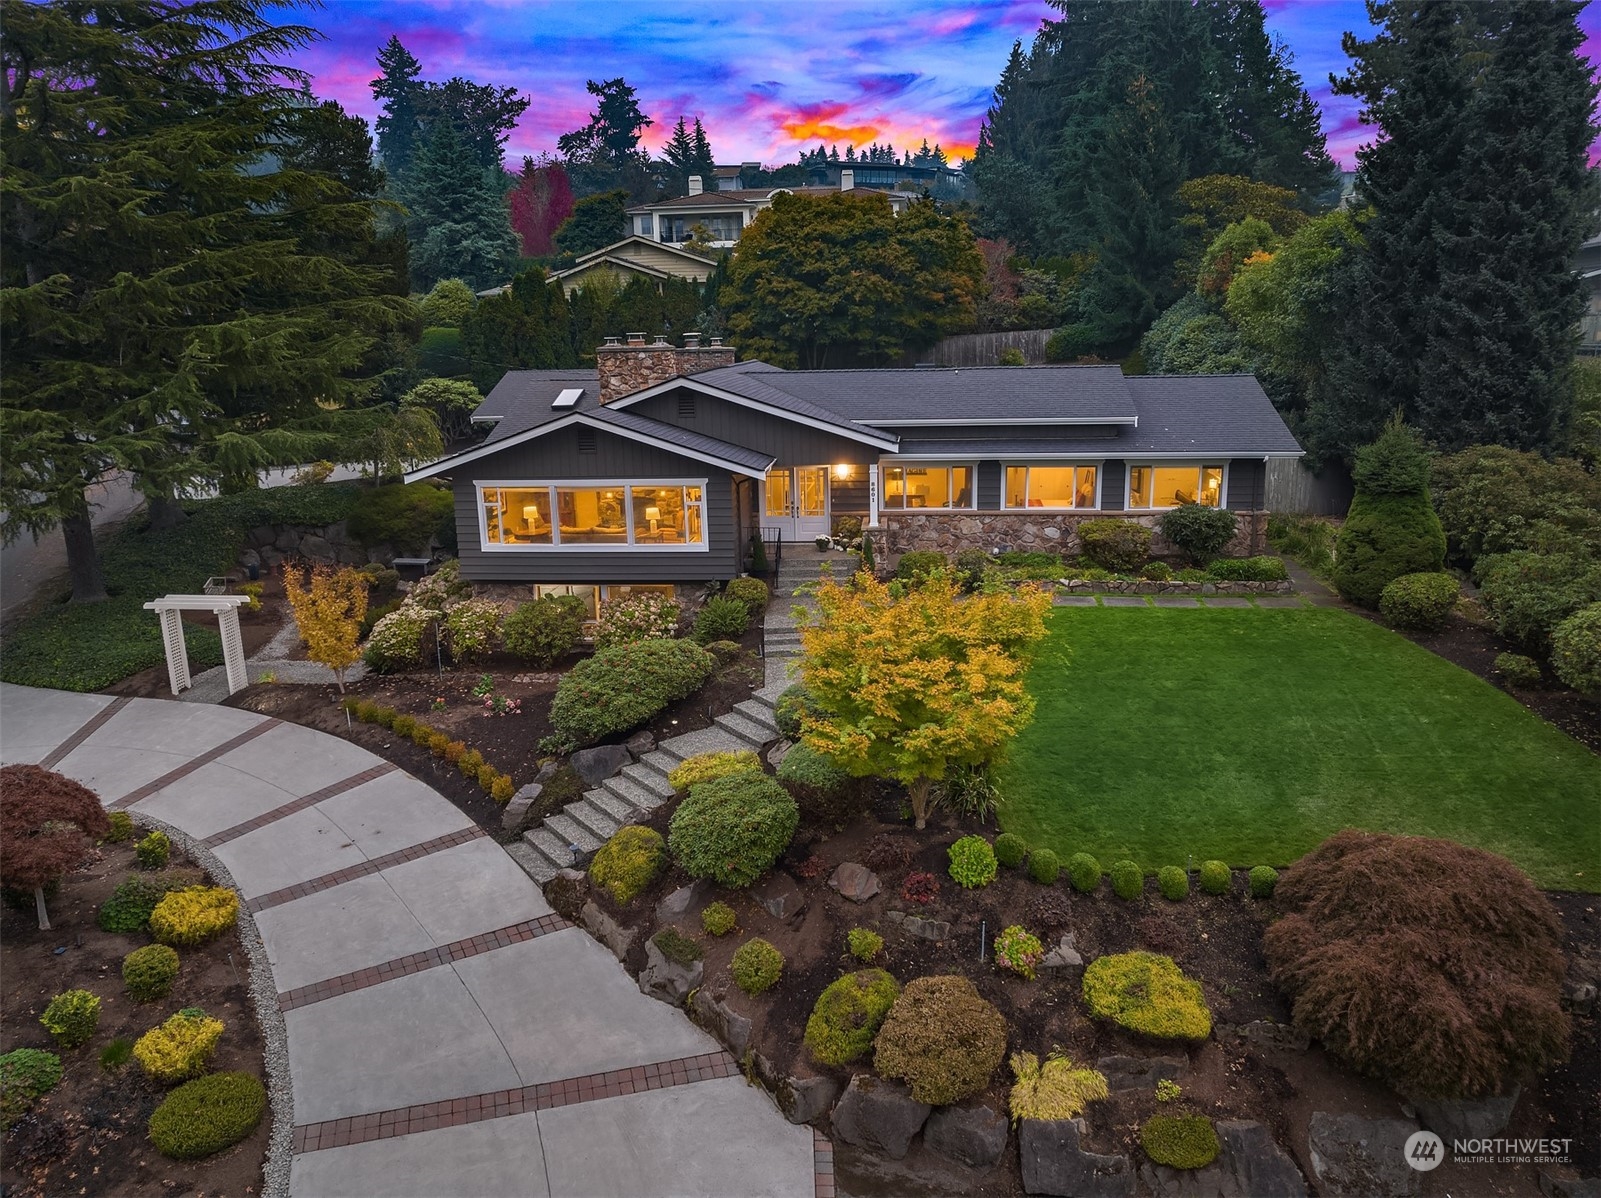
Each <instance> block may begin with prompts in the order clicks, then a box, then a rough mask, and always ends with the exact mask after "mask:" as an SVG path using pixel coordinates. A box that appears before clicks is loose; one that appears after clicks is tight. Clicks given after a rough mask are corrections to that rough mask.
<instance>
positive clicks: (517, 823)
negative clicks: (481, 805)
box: [500, 782, 545, 832]
mask: <svg viewBox="0 0 1601 1198" xmlns="http://www.w3.org/2000/svg"><path fill="white" fill-rule="evenodd" d="M544 789H545V788H544V787H543V786H541V785H540V784H539V783H538V782H530V783H528V785H526V786H524V787H521V788H520V789H519V790H518V791H517V793H516V794H514V795H512V796H511V800H510V801H509V802H508V803H507V804H506V809H505V810H504V811H502V812H501V813H500V826H501V827H502V828H503V829H505V830H506V831H507V832H510V831H513V830H514V829H516V828H519V827H521V826H522V822H523V820H524V819H526V818H527V816H528V809H529V808H530V807H532V806H533V805H534V804H535V803H537V802H539V793H540V791H542V790H544Z"/></svg>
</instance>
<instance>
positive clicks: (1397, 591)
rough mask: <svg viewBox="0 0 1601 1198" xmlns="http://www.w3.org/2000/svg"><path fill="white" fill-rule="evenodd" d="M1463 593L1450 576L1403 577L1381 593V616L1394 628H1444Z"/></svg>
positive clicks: (1444, 574) (1415, 575) (1389, 584)
mask: <svg viewBox="0 0 1601 1198" xmlns="http://www.w3.org/2000/svg"><path fill="white" fill-rule="evenodd" d="M1460 593H1461V587H1459V586H1458V585H1457V580H1456V579H1455V578H1453V577H1452V576H1451V575H1449V574H1446V573H1443V572H1441V573H1437V574H1403V575H1401V577H1400V578H1397V579H1395V580H1394V581H1392V582H1390V583H1388V584H1387V585H1386V586H1385V588H1384V590H1383V591H1381V592H1379V614H1380V615H1381V616H1383V617H1384V621H1385V623H1387V624H1389V625H1390V626H1391V627H1392V628H1411V629H1417V630H1419V631H1427V630H1429V629H1434V628H1440V627H1442V626H1443V625H1444V624H1445V621H1446V619H1447V618H1448V617H1449V616H1450V614H1451V612H1452V610H1453V609H1454V608H1455V607H1456V601H1457V598H1458V596H1459V595H1460Z"/></svg>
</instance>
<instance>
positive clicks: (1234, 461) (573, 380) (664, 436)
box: [406, 334, 1302, 606]
mask: <svg viewBox="0 0 1601 1198" xmlns="http://www.w3.org/2000/svg"><path fill="white" fill-rule="evenodd" d="M596 359H597V365H596V368H595V369H593V370H513V371H509V372H508V373H507V374H506V376H505V377H504V378H503V379H501V381H500V383H499V384H498V385H497V386H496V387H495V389H494V390H493V391H491V392H490V394H489V395H488V396H487V397H486V398H485V400H484V402H483V404H482V405H481V406H480V407H479V408H478V409H477V411H476V412H475V414H474V419H475V420H477V421H480V422H483V423H485V424H487V425H489V426H490V432H489V434H488V436H487V437H486V438H485V440H484V441H483V442H482V443H481V444H479V445H476V446H474V447H472V448H470V449H467V450H464V451H462V452H459V453H456V454H453V455H451V456H449V457H445V458H441V459H440V460H438V461H436V462H432V463H429V464H428V465H425V466H421V467H419V468H417V469H414V470H412V471H410V472H409V473H408V474H407V475H406V479H407V481H408V482H411V481H417V480H419V479H425V478H435V479H442V480H445V481H448V483H449V484H450V486H451V488H452V490H453V492H454V495H455V511H456V527H457V542H458V547H459V549H458V551H459V553H460V557H461V572H462V576H463V577H464V578H467V579H469V580H472V581H479V582H515V583H525V584H529V585H530V586H532V587H533V588H534V589H535V591H536V593H566V594H577V595H580V596H582V597H584V598H586V600H587V601H588V602H590V603H591V604H592V605H594V606H598V604H599V602H600V601H601V600H602V599H603V598H605V597H607V596H608V595H611V594H616V593H619V592H621V591H627V590H630V589H636V588H641V587H648V588H668V587H675V586H693V587H699V586H703V585H704V584H706V583H708V582H718V581H724V580H727V579H729V578H733V577H735V576H736V575H738V574H740V573H741V572H742V571H744V570H745V569H747V567H748V565H749V561H750V553H751V545H752V540H753V538H755V537H758V536H760V537H762V538H764V539H765V540H768V541H773V540H780V541H789V542H808V541H810V540H812V539H813V538H814V537H817V536H823V535H827V534H828V533H830V532H831V531H832V530H833V528H834V526H835V523H836V521H837V520H838V519H839V518H840V517H842V516H852V517H856V518H857V519H859V520H860V521H861V523H862V525H863V526H864V527H865V529H866V530H867V531H868V534H869V535H871V536H873V537H874V540H875V545H876V546H877V547H878V548H879V549H880V550H881V551H882V552H887V553H890V554H895V553H903V552H906V551H907V550H911V549H938V550H942V551H945V552H953V551H955V550H958V549H964V548H980V549H984V550H1003V549H1047V550H1051V551H1060V552H1068V553H1076V552H1077V550H1078V539H1077V533H1076V529H1077V527H1078V525H1079V524H1080V523H1082V522H1083V521H1085V520H1088V519H1094V518H1098V517H1104V516H1121V517H1127V518H1130V519H1135V520H1139V521H1140V522H1142V523H1146V524H1150V525H1155V523H1156V522H1157V520H1158V519H1159V517H1160V516H1161V514H1162V512H1164V511H1166V510H1167V509H1169V508H1172V507H1174V506H1176V505H1177V504H1180V503H1190V502H1194V503H1203V504H1208V505H1211V506H1215V507H1223V508H1227V509H1229V510H1231V511H1233V512H1234V513H1235V514H1236V515H1237V516H1238V517H1239V524H1240V532H1239V536H1238V538H1237V543H1236V545H1235V546H1234V548H1235V550H1236V551H1237V552H1241V553H1249V552H1259V551H1260V550H1261V549H1262V548H1263V547H1264V545H1265V539H1266V517H1267V513H1266V511H1265V498H1264V496H1265V485H1266V473H1267V470H1266V468H1267V464H1268V463H1269V462H1270V461H1272V460H1273V459H1276V458H1289V459H1293V458H1299V457H1300V456H1301V453H1302V451H1301V447H1300V445H1298V444H1297V443H1296V441H1295V438H1294V437H1293V436H1291V434H1290V431H1289V429H1288V428H1286V427H1285V424H1284V422H1283V420H1282V419H1280V417H1279V414H1278V412H1277V411H1276V410H1275V409H1274V407H1273V405H1272V403H1270V402H1269V400H1268V398H1267V396H1266V395H1265V394H1264V393H1263V391H1262V388H1261V387H1260V386H1259V385H1258V383H1257V381H1256V379H1255V378H1254V377H1253V376H1251V375H1248V374H1226V375H1169V376H1140V377H1125V376H1124V375H1123V373H1122V370H1121V369H1120V368H1119V367H1117V366H1115V365H1114V366H1032V367H1029V366H1001V367H976V368H975V367H961V368H957V369H949V368H937V367H917V368H911V369H858V370H783V369H780V368H779V367H776V366H772V365H769V364H768V363H766V362H759V361H752V362H739V361H736V360H735V355H734V352H733V350H732V349H730V348H728V347H726V346H723V345H720V344H719V343H718V341H717V340H716V339H713V340H712V341H711V342H710V343H708V344H705V345H703V344H701V342H700V338H699V337H697V336H696V335H694V334H691V335H688V336H686V338H685V344H684V345H683V346H681V347H680V346H673V345H669V344H668V343H667V342H666V341H665V340H664V339H661V338H658V339H656V340H655V341H654V342H650V341H647V339H646V338H645V336H644V335H643V334H630V335H629V337H628V338H627V340H626V342H624V341H622V339H619V338H609V339H608V341H607V344H606V345H604V346H601V347H599V348H598V349H597V350H596ZM1157 544H1158V549H1160V547H1161V542H1160V540H1158V543H1157Z"/></svg>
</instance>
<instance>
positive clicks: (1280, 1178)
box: [1216, 1119, 1306, 1198]
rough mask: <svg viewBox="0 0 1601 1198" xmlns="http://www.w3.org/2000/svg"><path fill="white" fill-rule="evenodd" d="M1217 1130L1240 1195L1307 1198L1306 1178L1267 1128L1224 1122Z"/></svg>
mask: <svg viewBox="0 0 1601 1198" xmlns="http://www.w3.org/2000/svg"><path fill="white" fill-rule="evenodd" d="M1216 1127H1217V1138H1218V1139H1219V1140H1220V1141H1222V1144H1223V1159H1225V1160H1226V1161H1227V1162H1228V1168H1229V1171H1230V1172H1231V1173H1232V1174H1233V1175H1234V1180H1235V1183H1236V1184H1237V1186H1238V1192H1239V1193H1240V1194H1242V1195H1245V1196H1246V1198H1257V1196H1258V1195H1262V1196H1266V1195H1271V1196H1272V1198H1306V1178H1304V1177H1302V1176H1301V1170H1300V1169H1299V1168H1297V1167H1296V1164H1295V1161H1294V1160H1292V1159H1291V1157H1290V1154H1289V1153H1287V1152H1285V1151H1284V1149H1282V1148H1280V1147H1279V1146H1278V1144H1277V1143H1276V1142H1275V1141H1274V1139H1273V1133H1272V1132H1270V1131H1269V1130H1268V1129H1267V1128H1266V1127H1264V1126H1263V1125H1262V1124H1260V1123H1253V1122H1250V1121H1247V1120H1243V1119H1241V1120H1233V1119H1229V1120H1224V1121H1223V1122H1221V1123H1218V1124H1216Z"/></svg>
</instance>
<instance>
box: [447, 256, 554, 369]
mask: <svg viewBox="0 0 1601 1198" xmlns="http://www.w3.org/2000/svg"><path fill="white" fill-rule="evenodd" d="M461 342H462V348H463V349H464V350H465V351H466V353H467V356H468V357H469V358H470V359H471V361H472V368H473V381H474V382H476V383H477V384H478V387H479V389H480V390H482V391H484V392H485V393H486V394H487V393H488V392H489V391H490V390H491V389H492V388H493V387H494V385H495V384H496V383H498V382H499V381H500V376H501V375H503V374H505V373H506V371H508V370H529V369H534V370H538V369H549V368H551V367H555V366H576V365H578V356H577V355H576V354H575V353H574V352H573V347H572V340H571V332H570V327H569V313H568V308H567V300H566V298H565V297H564V296H563V295H562V289H561V288H560V287H559V286H556V285H553V284H552V283H551V282H550V279H549V276H547V275H546V274H545V272H544V271H543V270H541V269H540V268H538V267H534V268H533V269H532V270H525V271H523V272H522V273H521V274H520V275H518V276H517V277H516V278H515V279H513V280H512V282H511V286H510V287H508V288H506V290H505V291H503V292H501V293H500V294H499V295H493V296H488V297H486V298H485V299H482V300H480V301H479V302H478V306H477V307H476V308H474V309H473V312H472V315H471V316H469V317H468V318H467V322H466V324H464V325H463V326H462V330H461Z"/></svg>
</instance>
